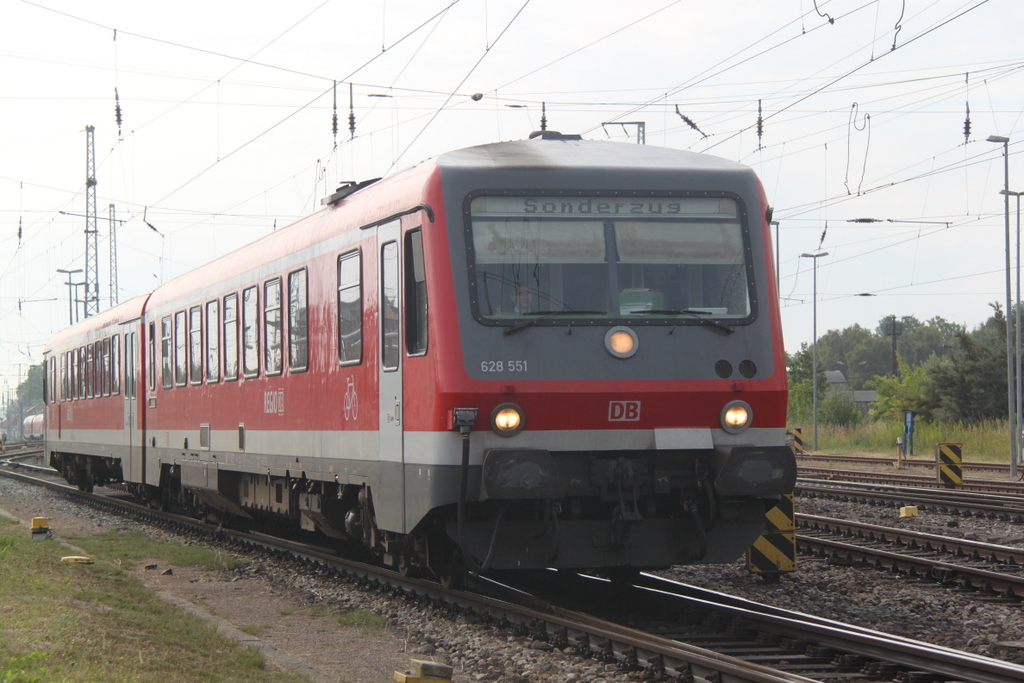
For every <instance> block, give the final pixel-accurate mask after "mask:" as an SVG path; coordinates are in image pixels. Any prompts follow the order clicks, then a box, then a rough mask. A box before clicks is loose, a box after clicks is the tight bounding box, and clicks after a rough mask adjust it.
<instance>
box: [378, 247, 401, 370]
mask: <svg viewBox="0 0 1024 683" xmlns="http://www.w3.org/2000/svg"><path fill="white" fill-rule="evenodd" d="M398 315H399V308H398V244H396V243H395V242H388V243H386V244H385V245H383V246H382V247H381V248H380V330H381V334H380V341H381V352H380V358H381V366H382V367H383V368H384V369H385V370H397V369H398V358H399V355H400V353H401V348H402V347H401V341H400V340H399V339H398Z"/></svg>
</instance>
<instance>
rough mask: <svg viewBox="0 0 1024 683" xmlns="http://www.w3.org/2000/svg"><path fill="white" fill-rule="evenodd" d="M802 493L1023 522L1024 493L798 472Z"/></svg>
mask: <svg viewBox="0 0 1024 683" xmlns="http://www.w3.org/2000/svg"><path fill="white" fill-rule="evenodd" d="M796 492H797V494H798V495H800V496H805V497H812V498H814V497H817V498H832V499H836V500H844V501H850V502H855V503H866V504H869V505H887V506H889V507H902V506H915V507H917V508H918V509H920V510H929V511H933V512H938V513H940V514H950V515H963V516H972V515H973V516H977V517H987V518H989V519H999V520H1004V521H1008V522H1013V523H1016V524H1024V497H1022V496H1021V495H1013V494H997V493H983V492H978V491H964V490H961V489H937V488H929V489H926V488H919V487H907V486H903V487H901V486H890V485H885V484H881V483H875V484H865V483H860V482H850V481H835V480H824V479H815V478H810V477H804V476H798V477H797V483H796Z"/></svg>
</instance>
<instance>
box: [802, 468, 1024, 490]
mask: <svg viewBox="0 0 1024 683" xmlns="http://www.w3.org/2000/svg"><path fill="white" fill-rule="evenodd" d="M800 475H801V476H803V477H807V478H814V479H820V480H824V481H854V482H860V483H862V484H883V485H886V486H893V485H896V486H906V487H916V488H935V487H936V486H937V485H938V482H937V480H936V477H934V476H931V477H929V476H925V475H920V474H907V473H905V472H899V471H894V472H867V471H863V470H834V469H830V468H827V467H807V466H801V467H800ZM956 490H957V491H977V492H981V493H1005V494H1009V495H1017V496H1024V482H1021V481H1015V480H1011V481H1005V480H1000V479H983V478H974V479H966V478H965V479H964V481H963V484H961V485H960V486H957V487H956Z"/></svg>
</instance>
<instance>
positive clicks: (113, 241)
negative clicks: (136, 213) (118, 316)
mask: <svg viewBox="0 0 1024 683" xmlns="http://www.w3.org/2000/svg"><path fill="white" fill-rule="evenodd" d="M110 305H111V306H116V305H117V221H116V220H114V205H113V204H111V205H110Z"/></svg>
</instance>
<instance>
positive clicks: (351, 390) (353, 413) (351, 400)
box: [345, 377, 359, 420]
mask: <svg viewBox="0 0 1024 683" xmlns="http://www.w3.org/2000/svg"><path fill="white" fill-rule="evenodd" d="M357 398H358V397H357V396H356V385H355V380H353V379H352V378H351V377H349V378H348V389H347V390H346V391H345V419H346V420H354V419H356V417H358V415H359V402H358V400H357Z"/></svg>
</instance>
